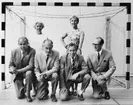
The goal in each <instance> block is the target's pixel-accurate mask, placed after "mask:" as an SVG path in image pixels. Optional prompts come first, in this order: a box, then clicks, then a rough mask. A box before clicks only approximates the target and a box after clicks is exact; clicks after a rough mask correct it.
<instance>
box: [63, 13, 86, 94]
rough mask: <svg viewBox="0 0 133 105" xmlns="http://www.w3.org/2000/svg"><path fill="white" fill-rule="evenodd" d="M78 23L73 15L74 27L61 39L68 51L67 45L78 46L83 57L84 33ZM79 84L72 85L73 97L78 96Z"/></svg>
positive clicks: (78, 52) (71, 20) (71, 19)
mask: <svg viewBox="0 0 133 105" xmlns="http://www.w3.org/2000/svg"><path fill="white" fill-rule="evenodd" d="M78 23H79V18H78V17H77V16H75V15H73V16H72V17H71V18H70V24H71V26H72V31H71V32H67V33H65V34H64V35H63V36H62V37H61V42H62V44H63V45H64V47H65V48H66V49H67V45H69V44H70V43H74V44H76V45H77V46H78V50H77V54H79V55H81V54H82V50H81V49H82V45H83V42H84V36H85V35H84V32H83V31H81V30H80V29H79V28H78ZM65 39H67V42H65ZM77 85H78V84H77V83H74V84H72V85H71V87H72V92H70V93H71V94H72V95H74V96H76V95H77Z"/></svg>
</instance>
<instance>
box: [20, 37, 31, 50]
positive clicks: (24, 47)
mask: <svg viewBox="0 0 133 105" xmlns="http://www.w3.org/2000/svg"><path fill="white" fill-rule="evenodd" d="M18 45H19V47H20V49H21V50H22V51H26V50H27V49H28V46H29V41H28V39H27V38H26V37H20V38H19V39H18Z"/></svg>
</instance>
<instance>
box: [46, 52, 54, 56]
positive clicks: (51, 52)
mask: <svg viewBox="0 0 133 105" xmlns="http://www.w3.org/2000/svg"><path fill="white" fill-rule="evenodd" d="M44 55H45V56H47V54H46V53H45V52H44ZM49 56H52V52H51V53H50V54H49Z"/></svg>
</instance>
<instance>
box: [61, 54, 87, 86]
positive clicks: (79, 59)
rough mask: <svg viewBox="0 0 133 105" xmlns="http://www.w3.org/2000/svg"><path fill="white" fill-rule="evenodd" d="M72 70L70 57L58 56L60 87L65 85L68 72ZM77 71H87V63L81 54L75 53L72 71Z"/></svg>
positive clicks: (82, 72) (81, 72) (81, 73)
mask: <svg viewBox="0 0 133 105" xmlns="http://www.w3.org/2000/svg"><path fill="white" fill-rule="evenodd" d="M71 70H72V65H71V58H70V57H69V56H68V54H67V55H64V56H61V58H60V88H62V87H64V86H66V83H67V80H68V79H69V77H68V75H69V72H71ZM77 72H79V73H80V75H84V74H85V73H87V65H86V63H85V61H84V58H83V56H81V55H76V57H75V65H74V73H77Z"/></svg>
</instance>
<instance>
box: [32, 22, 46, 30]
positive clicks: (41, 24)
mask: <svg viewBox="0 0 133 105" xmlns="http://www.w3.org/2000/svg"><path fill="white" fill-rule="evenodd" d="M37 24H41V26H42V29H43V28H44V24H43V22H36V23H35V24H34V28H35V29H36V25H37Z"/></svg>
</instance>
